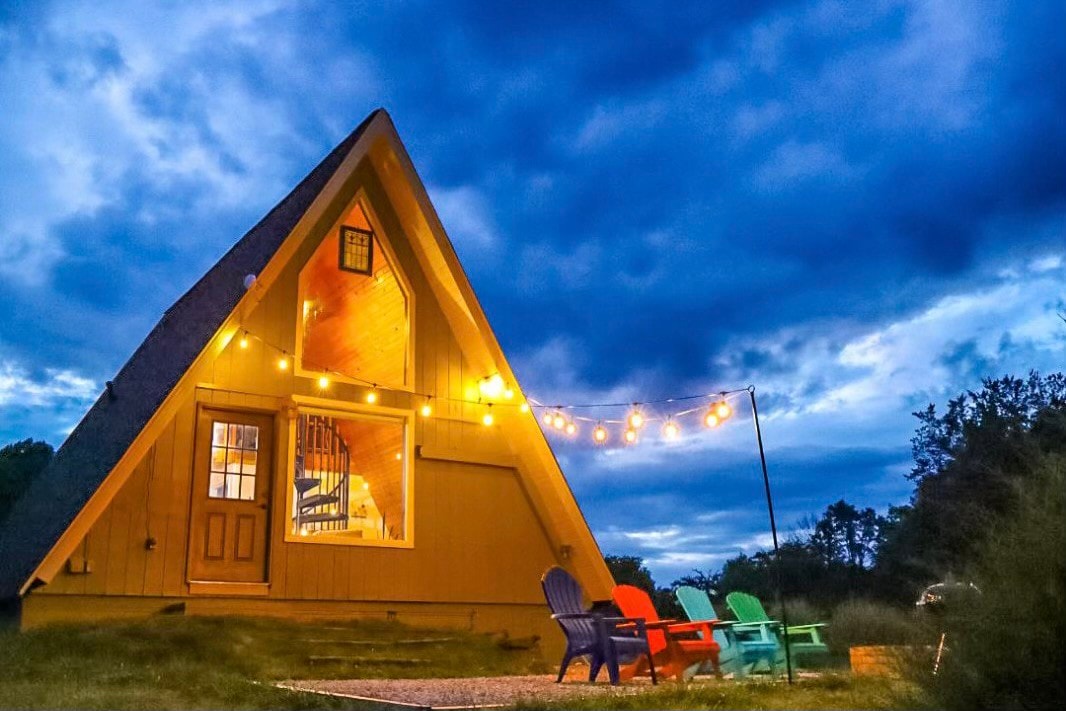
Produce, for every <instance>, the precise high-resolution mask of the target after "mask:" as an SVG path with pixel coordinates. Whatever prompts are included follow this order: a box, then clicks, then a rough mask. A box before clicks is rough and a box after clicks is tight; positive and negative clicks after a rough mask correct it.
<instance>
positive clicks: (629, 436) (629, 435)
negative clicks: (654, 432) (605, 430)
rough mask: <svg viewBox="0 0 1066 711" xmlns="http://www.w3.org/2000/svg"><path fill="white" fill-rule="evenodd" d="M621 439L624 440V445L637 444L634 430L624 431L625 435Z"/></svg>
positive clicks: (628, 428)
mask: <svg viewBox="0 0 1066 711" xmlns="http://www.w3.org/2000/svg"><path fill="white" fill-rule="evenodd" d="M622 437H623V439H625V441H626V444H636V442H637V431H636V430H635V429H633V428H632V427H627V428H626V431H625V434H624V435H622Z"/></svg>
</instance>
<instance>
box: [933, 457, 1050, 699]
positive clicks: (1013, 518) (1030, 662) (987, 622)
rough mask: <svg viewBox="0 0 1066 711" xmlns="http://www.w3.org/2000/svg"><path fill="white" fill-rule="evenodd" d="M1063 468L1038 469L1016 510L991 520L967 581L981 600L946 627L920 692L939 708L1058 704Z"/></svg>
mask: <svg viewBox="0 0 1066 711" xmlns="http://www.w3.org/2000/svg"><path fill="white" fill-rule="evenodd" d="M1064 472H1066V464H1064V462H1063V460H1062V459H1060V458H1056V457H1049V458H1046V459H1045V460H1044V463H1043V465H1042V466H1041V467H1040V468H1039V469H1038V470H1037V476H1035V477H1034V478H1033V479H1031V480H1029V481H1028V482H1026V483H1025V485H1024V487H1023V488H1022V490H1021V491H1020V495H1019V497H1018V502H1019V503H1018V506H1017V508H1016V509H1015V510H1014V511H1013V512H1011V513H1010V514H1007V515H1005V516H1003V517H1001V518H999V519H996V520H992V521H990V522H989V523H990V525H989V535H988V536H987V538H986V540H985V541H984V542H983V545H982V546H981V547H980V548H979V557H978V559H977V563H976V565H975V566H974V568H973V570H972V573H973V580H974V582H975V583H976V584H977V586H978V587H979V588H980V589H981V593H982V594H981V595H979V596H977V598H976V600H975V602H974V603H973V604H972V605H971V606H970V607H969V608H968V609H964V610H961V611H959V613H958V614H957V615H955V616H954V617H953V618H951V619H949V620H948V621H947V624H948V641H947V647H948V648H947V651H946V652H945V657H944V660H943V663H942V666H941V669H940V673H939V675H938V676H936V677H932V675H926V676H925V678H924V679H923V683H924V685H925V686H926V687H927V688H928V690H929V691H930V694H931V696H932V698H933V700H934V702H935V703H936V706H937V707H938V708H945V709H976V708H997V709H1059V708H1062V707H1063V706H1064V705H1066V475H1064Z"/></svg>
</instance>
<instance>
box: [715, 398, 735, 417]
mask: <svg viewBox="0 0 1066 711" xmlns="http://www.w3.org/2000/svg"><path fill="white" fill-rule="evenodd" d="M714 414H716V415H718V421H719V422H723V421H725V420H727V419H729V416H730V415H732V414H733V408H731V407H730V406H729V403H728V402H726V401H725V400H722V401H721V402H719V403H718V404H717V405H715V406H714Z"/></svg>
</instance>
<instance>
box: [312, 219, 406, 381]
mask: <svg viewBox="0 0 1066 711" xmlns="http://www.w3.org/2000/svg"><path fill="white" fill-rule="evenodd" d="M343 224H345V225H347V226H351V227H360V228H363V229H368V230H369V229H370V225H369V223H368V222H367V219H366V216H365V215H364V214H363V211H362V210H361V209H360V208H359V206H358V205H356V206H355V207H353V209H352V210H351V212H349V214H348V215H347V216H346V217H345V219H344V221H343ZM373 249H374V257H373V275H372V276H367V275H364V274H356V273H353V272H347V271H343V270H342V269H340V267H339V259H340V257H339V254H340V236H339V232H338V230H333V231H332V232H331V233H330V234H329V235H327V236H326V238H325V239H323V240H322V244H320V245H319V247H318V249H317V250H315V253H314V255H313V256H312V257H311V259H310V260H308V262H307V264H306V265H305V266H304V269H303V271H302V272H301V273H300V293H301V295H302V299H303V302H304V303H303V304H302V305H301V306H302V309H303V319H304V321H303V324H304V326H303V347H302V366H303V368H304V369H305V370H312V371H323V370H326V371H333V372H335V373H340V374H341V375H348V376H351V377H352V378H354V379H357V380H362V381H366V382H368V383H375V384H379V385H390V386H403V385H405V384H406V383H405V376H406V369H407V341H408V325H407V323H408V322H407V309H408V304H407V295H406V294H405V293H404V290H403V287H402V286H401V285H400V281H399V279H397V277H396V274H395V272H394V271H393V268H392V265H391V264H390V263H389V259H388V257H387V255H386V253H385V250H384V249H382V246H381V242H380V240H379V239H378V236H377V235H376V234H375V235H374V247H373Z"/></svg>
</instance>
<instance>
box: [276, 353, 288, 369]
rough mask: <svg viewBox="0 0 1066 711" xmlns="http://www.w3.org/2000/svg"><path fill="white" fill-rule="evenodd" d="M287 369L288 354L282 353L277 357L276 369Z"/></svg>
mask: <svg viewBox="0 0 1066 711" xmlns="http://www.w3.org/2000/svg"><path fill="white" fill-rule="evenodd" d="M288 369H289V356H287V355H284V354H282V356H281V357H280V358H278V370H288Z"/></svg>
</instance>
